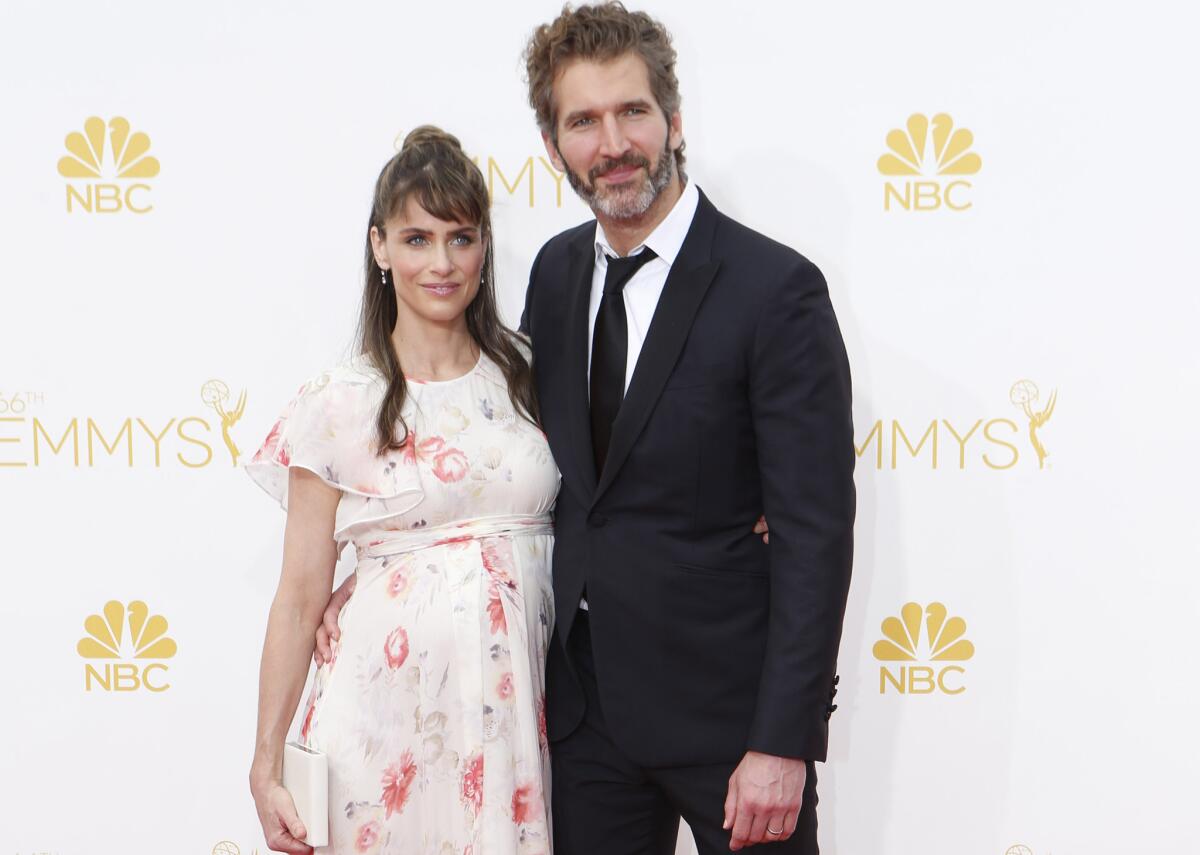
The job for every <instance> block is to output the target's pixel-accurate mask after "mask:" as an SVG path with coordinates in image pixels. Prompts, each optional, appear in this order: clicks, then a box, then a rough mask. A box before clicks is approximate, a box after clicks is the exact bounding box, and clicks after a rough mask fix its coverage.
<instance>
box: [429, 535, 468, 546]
mask: <svg viewBox="0 0 1200 855" xmlns="http://www.w3.org/2000/svg"><path fill="white" fill-rule="evenodd" d="M474 539H475V538H473V537H472V536H471V535H469V534H463V535H459V536H458V537H443V538H442V539H441V540H435V541H434V542H433V545H434V546H451V545H456V544H463V543H470V542H471V541H472V540H474Z"/></svg>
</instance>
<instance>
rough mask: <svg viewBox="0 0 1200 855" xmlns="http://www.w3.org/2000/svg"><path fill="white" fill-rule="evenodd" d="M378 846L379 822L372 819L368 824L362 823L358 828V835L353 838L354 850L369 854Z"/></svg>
mask: <svg viewBox="0 0 1200 855" xmlns="http://www.w3.org/2000/svg"><path fill="white" fill-rule="evenodd" d="M377 845H379V820H377V819H373V820H371V821H370V822H364V823H363V824H362V825H360V826H359V827H358V834H356V835H355V837H354V848H355V849H357V850H358V851H359V852H370V851H371V850H372V849H374V848H375V847H376V846H377Z"/></svg>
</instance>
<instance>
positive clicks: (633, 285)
mask: <svg viewBox="0 0 1200 855" xmlns="http://www.w3.org/2000/svg"><path fill="white" fill-rule="evenodd" d="M699 204H700V191H699V190H698V189H697V188H696V183H695V182H694V181H689V182H688V183H687V184H686V185H684V188H683V193H682V195H680V197H679V198H678V199H676V200H675V206H674V207H673V208H671V211H670V213H669V214H667V216H666V217H665V218H664V219H663V221H662V222H661V223H659V224H658V226H657V227H656V228H655V229H654V231H652V232H651V233H650V235H649V236H648V237H647V238H646V240H645V241H644V242H642V243H640V244H638V245H637V246H635V247H634V248H633V249H632V250H631V251H630V252H629V254H630V255H637V254H638V253H639V252H641V251H642V250H643V249H645V248H646V247H650V248H651V249H652V250H654V252H655V254H657V255H658V258H655V259H651V260H650V261H648V262H646V263H645V264H643V265H642V266H641V267H640V268H638V271H637V272H636V273H634V274H633V278H632V279H630V280H629V282H628V283H626V285H625V290H624V291H623V292H622V297H623V298H624V300H625V321H626V323H627V325H628V330H629V354H628V356H627V357H626V359H625V391H629V380H630V378H632V377H633V369H634V368H635V367H636V366H637V360H638V355H639V354H641V352H642V345H643V344H644V343H645V341H646V333H647V332H648V331H649V329H650V321H651V320H653V319H654V310H655V309H657V308H658V298H659V297H661V296H662V292H663V286H664V285H666V284H667V274H668V273H670V272H671V265H672V264H674V263H675V257H676V256H677V255H679V249H680V247H682V246H683V239H684V238H685V237H687V233H688V229H690V228H691V227H692V219H693V218H694V217H695V216H696V206H697V205H699ZM610 255H611V256H617V255H619V253H618V252H617V251H616V250H614V249H613V248H612V245H611V244H610V243H609V242H608V238H607V237H606V236H605V234H604V227H603V226H601V225H600V223H599V221H597V223H596V264H595V267H593V268H592V294H591V301H590V303H589V305H588V384H589V388H590V384H591V379H592V338H593V335H594V333H595V329H596V315H598V314H599V313H600V298H601V297H603V296H604V274H605V272H607V270H608V257H609V256H610Z"/></svg>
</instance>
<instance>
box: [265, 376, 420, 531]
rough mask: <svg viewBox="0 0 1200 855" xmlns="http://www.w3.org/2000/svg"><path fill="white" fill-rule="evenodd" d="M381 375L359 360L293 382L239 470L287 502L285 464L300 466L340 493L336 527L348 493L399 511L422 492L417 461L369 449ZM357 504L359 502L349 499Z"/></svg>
mask: <svg viewBox="0 0 1200 855" xmlns="http://www.w3.org/2000/svg"><path fill="white" fill-rule="evenodd" d="M383 391H384V386H383V381H382V379H381V378H379V376H378V375H376V374H374V373H373V372H371V371H368V370H365V369H364V368H363V366H362V364H361V360H359V361H355V362H352V363H349V364H347V365H345V366H339V367H338V368H335V369H333V370H331V371H326V372H323V373H322V374H320V375H318V376H317V377H315V378H313V379H312V380H310V381H309V382H307V383H305V384H304V385H303V386H301V387H300V391H299V392H298V393H297V394H296V397H295V398H294V399H292V401H291V403H289V404H288V405H287V406H286V407H285V408H284V410H283V413H282V414H281V415H280V416H279V419H278V421H276V422H275V425H274V426H273V427H272V428H271V430H270V432H269V433H268V434H267V438H266V439H265V440H264V441H263V444H262V446H261V447H260V448H259V449H258V451H256V452H255V454H254V456H253V457H252V458H251V459H250V461H249V462H248V463H247V464H246V466H245V468H246V473H247V474H248V475H249V476H250V478H251V479H253V480H254V482H255V483H256V484H258V485H259V486H260V487H262V488H263V489H264V490H265V491H266V492H267V493H268V494H269V495H270V496H272V497H273V498H274V499H275V500H276V501H278V502H279V504H280V505H281V506H282V507H283V508H284V509H285V510H286V509H287V506H288V470H289V469H290V468H291V467H293V466H298V467H300V468H302V469H307V470H309V471H310V472H313V473H314V474H316V475H317V476H318V477H320V478H321V479H322V480H323V481H325V483H327V484H329V485H330V486H332V487H336V488H337V489H338V490H341V491H342V492H343V494H344V496H343V501H342V502H341V503H340V505H339V509H338V517H339V519H338V521H337V533H338V534H339V535H340V534H341V533H342V532H343V531H344V530H345V529H346V528H348V526H350V525H352V524H353V520H352V519H347V518H346V516H347V512H348V511H350V510H351V508H349V507H346V501H345V500H346V499H347V498H361V499H367V500H372V504H374V503H375V502H376V501H378V502H380V503H383V504H385V505H386V507H387V510H388V511H389V512H390V513H393V514H396V513H403V512H405V511H407V510H409V509H411V508H413V507H415V506H416V505H417V504H419V503H420V501H421V500H422V498H423V497H424V494H423V492H422V490H421V483H420V477H419V475H418V473H417V471H416V467H415V466H414V465H412V463H411V462H410V461H408V460H407V459H406V457H405V455H404V454H403V451H402V450H389V451H388V452H386V453H385V454H383V455H379V454H376V453H375V449H376V445H377V443H376V436H375V419H376V414H377V412H378V409H379V404H380V402H381V400H382V397H383ZM351 505H352V506H353V508H354V509H361V508H362V505H363V502H362V501H354V502H351Z"/></svg>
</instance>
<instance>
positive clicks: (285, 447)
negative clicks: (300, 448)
mask: <svg viewBox="0 0 1200 855" xmlns="http://www.w3.org/2000/svg"><path fill="white" fill-rule="evenodd" d="M276 458H277V459H278V460H279V462H280V463H282V464H283V465H284V466H291V465H292V447H291V445H290V444H289V443H287V442H284V443H283V444H282V445H281V446H279V451H278V452H277V453H276Z"/></svg>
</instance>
